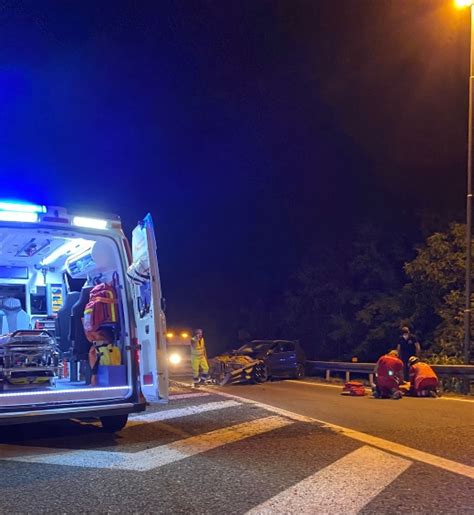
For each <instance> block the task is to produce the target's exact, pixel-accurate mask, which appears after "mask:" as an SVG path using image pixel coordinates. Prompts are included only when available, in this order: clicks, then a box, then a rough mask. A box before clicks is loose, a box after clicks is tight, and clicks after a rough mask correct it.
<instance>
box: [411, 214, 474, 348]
mask: <svg viewBox="0 0 474 515" xmlns="http://www.w3.org/2000/svg"><path fill="white" fill-rule="evenodd" d="M465 235H466V227H465V225H463V224H451V226H450V227H449V229H448V230H447V231H445V232H436V233H434V234H432V235H431V236H429V237H428V238H427V240H426V243H425V244H424V245H423V246H420V247H419V248H418V249H417V256H416V258H415V259H414V260H413V261H411V262H409V263H407V264H406V265H405V272H406V274H407V276H408V277H409V279H410V280H411V283H410V284H408V285H407V286H406V287H405V290H406V292H407V295H409V296H411V299H412V305H413V314H412V317H411V321H412V322H413V323H414V324H416V325H417V327H419V328H420V329H421V330H422V332H423V333H424V335H425V338H430V339H432V341H433V343H434V345H433V348H432V350H433V351H434V352H435V353H438V354H441V355H445V356H452V357H460V356H461V354H462V346H463V337H464V330H463V307H464V293H463V291H464V278H465V266H466V252H465V245H466V243H465Z"/></svg>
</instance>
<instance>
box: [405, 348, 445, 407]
mask: <svg viewBox="0 0 474 515" xmlns="http://www.w3.org/2000/svg"><path fill="white" fill-rule="evenodd" d="M408 366H409V374H410V395H413V396H414V397H436V396H437V393H436V390H437V388H438V385H439V381H438V376H437V375H436V373H435V371H434V370H433V369H432V368H431V367H430V366H429V365H428V363H423V362H422V361H420V358H418V357H417V356H411V357H410V358H409V360H408Z"/></svg>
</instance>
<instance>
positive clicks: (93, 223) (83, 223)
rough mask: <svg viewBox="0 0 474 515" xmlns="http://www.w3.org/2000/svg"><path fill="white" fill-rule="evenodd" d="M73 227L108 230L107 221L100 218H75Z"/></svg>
mask: <svg viewBox="0 0 474 515" xmlns="http://www.w3.org/2000/svg"><path fill="white" fill-rule="evenodd" d="M72 223H73V225H77V226H78V227H86V228H87V229H107V224H108V222H107V220H102V219H100V218H86V217H84V216H75V217H74V218H73V219H72Z"/></svg>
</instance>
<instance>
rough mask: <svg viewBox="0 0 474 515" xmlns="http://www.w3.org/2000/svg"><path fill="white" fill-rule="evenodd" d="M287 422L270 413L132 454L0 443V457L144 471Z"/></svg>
mask: <svg viewBox="0 0 474 515" xmlns="http://www.w3.org/2000/svg"><path fill="white" fill-rule="evenodd" d="M291 423H292V422H291V421H290V420H288V419H284V418H282V417H277V416H270V417H265V418H261V419H257V420H252V421H250V422H243V423H241V424H237V425H234V426H230V427H226V428H223V429H217V430H215V431H210V432H208V433H204V434H201V435H198V436H192V437H190V438H185V439H183V440H178V441H176V442H173V443H171V444H168V445H160V446H159V447H155V448H153V449H146V450H144V451H139V452H135V453H126V452H107V451H86V450H78V451H70V450H67V449H50V448H44V447H26V446H21V445H17V446H13V445H0V453H1V456H2V458H1V459H3V460H6V461H19V462H23V463H41V464H49V465H63V466H71V467H86V468H99V469H113V470H133V471H141V472H144V471H148V470H152V469H155V468H158V467H162V466H164V465H168V464H170V463H175V462H176V461H179V460H183V459H185V458H189V457H190V456H194V455H196V454H200V453H203V452H207V451H210V450H212V449H216V448H217V447H221V446H223V445H227V444H230V443H234V442H238V441H240V440H244V439H245V438H250V437H252V436H256V435H259V434H262V433H267V432H269V431H273V430H275V429H279V428H282V427H285V426H287V425H290V424H291Z"/></svg>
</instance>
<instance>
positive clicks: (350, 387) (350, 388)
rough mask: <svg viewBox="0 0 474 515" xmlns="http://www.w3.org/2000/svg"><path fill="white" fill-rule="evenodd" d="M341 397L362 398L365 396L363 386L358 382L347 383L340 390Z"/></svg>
mask: <svg viewBox="0 0 474 515" xmlns="http://www.w3.org/2000/svg"><path fill="white" fill-rule="evenodd" d="M342 395H352V396H353V397H362V396H364V395H365V386H364V385H363V383H361V382H360V381H348V382H347V383H345V384H344V386H343V388H342Z"/></svg>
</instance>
